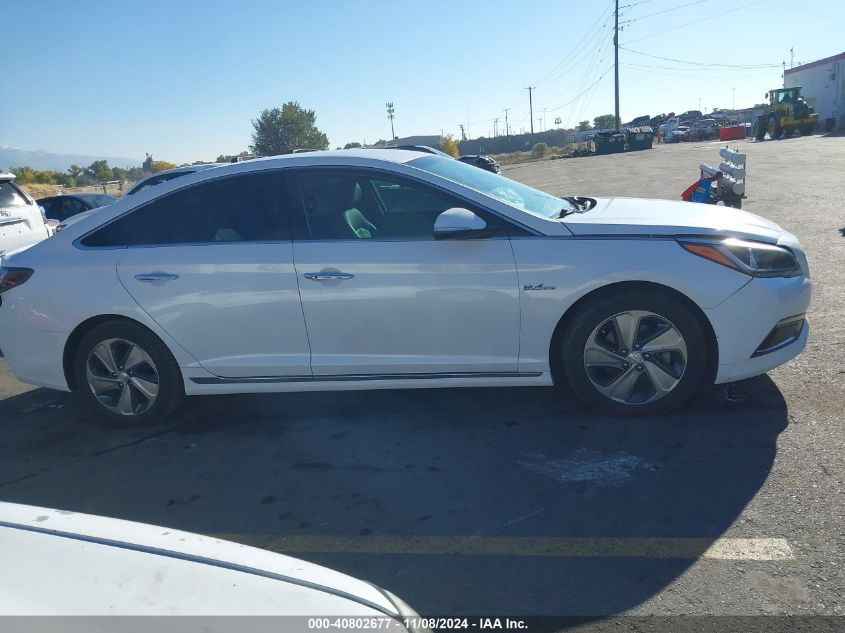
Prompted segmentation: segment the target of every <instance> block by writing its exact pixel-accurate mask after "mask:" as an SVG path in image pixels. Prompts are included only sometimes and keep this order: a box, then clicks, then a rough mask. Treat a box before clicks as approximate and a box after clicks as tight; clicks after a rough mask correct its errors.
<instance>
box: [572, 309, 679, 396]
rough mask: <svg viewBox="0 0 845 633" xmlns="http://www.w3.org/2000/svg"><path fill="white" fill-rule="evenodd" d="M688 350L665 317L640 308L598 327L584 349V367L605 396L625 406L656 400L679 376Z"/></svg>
mask: <svg viewBox="0 0 845 633" xmlns="http://www.w3.org/2000/svg"><path fill="white" fill-rule="evenodd" d="M686 366H687V346H686V342H685V341H684V337H683V335H682V334H681V332H680V330H678V328H677V327H675V326H674V325H673V324H672V323H671V322H670V321H669V320H668V319H666V318H665V317H662V316H660V315H659V314H655V313H654V312H648V311H645V310H629V311H627V312H620V313H619V314H615V315H613V316H612V317H610V318H608V319H606V320H604V321H603V322H602V323H600V324H599V325H598V326H597V327H596V328H595V329H594V330H593V331H592V332H591V333H590V336H589V337H588V338H587V342H586V344H585V345H584V369H585V370H586V372H587V377H588V378H589V379H590V382H591V383H592V384H593V386H594V387H595V388H596V389H597V390H598V391H599V393H601V394H602V395H604V396H605V397H606V398H609V399H610V400H613V401H615V402H620V403H623V404H628V405H639V404H646V403H650V402H655V401H657V400H660V399H661V398H665V397H666V396H667V395H669V394H670V393H671V392H672V390H673V389H675V387H676V386H677V385H678V383H679V382H680V381H681V378H683V375H684V371H685V369H686Z"/></svg>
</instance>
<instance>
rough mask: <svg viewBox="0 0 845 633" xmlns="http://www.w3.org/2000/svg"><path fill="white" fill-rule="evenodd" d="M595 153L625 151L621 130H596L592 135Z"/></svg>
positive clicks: (623, 136)
mask: <svg viewBox="0 0 845 633" xmlns="http://www.w3.org/2000/svg"><path fill="white" fill-rule="evenodd" d="M593 143H594V144H595V146H596V154H616V153H618V152H624V151H625V135H624V134H622V133H621V132H596V133H595V134H594V135H593Z"/></svg>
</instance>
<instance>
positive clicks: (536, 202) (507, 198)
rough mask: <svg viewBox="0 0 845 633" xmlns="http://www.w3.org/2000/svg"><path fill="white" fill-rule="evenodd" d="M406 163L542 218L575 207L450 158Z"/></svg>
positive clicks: (556, 215)
mask: <svg viewBox="0 0 845 633" xmlns="http://www.w3.org/2000/svg"><path fill="white" fill-rule="evenodd" d="M408 164H409V165H411V166H412V167H417V168H418V169H423V170H425V171H428V172H431V173H432V174H436V175H438V176H442V177H443V178H448V179H449V180H451V181H453V182H457V183H459V184H461V185H464V186H466V187H469V188H470V189H474V190H475V191H478V192H480V193H483V194H484V195H487V196H490V197H491V198H495V199H496V200H498V201H499V202H504V203H505V204H508V205H510V206H512V207H516V208H517V209H521V210H523V211H527V212H528V213H531V214H533V215H537V216H540V217H541V218H547V219H548V218H557V217H560V215H561V213H562V212H564V211H571V210H574V209H575V206H574V205H572V204H571V203H570V202H567V201H566V200H564V199H562V198H558V197H557V196H553V195H551V194H548V193H545V192H544V191H540V190H539V189H534V188H533V187H528V186H527V185H523V184H521V183H518V182H516V181H514V180H511V179H510V178H505V177H504V176H500V175H499V174H494V173H493V172H490V171H486V170H484V169H479V168H478V167H474V166H472V165H467V164H466V163H462V162H460V161H458V160H453V159H451V158H443V157H441V156H425V157H423V158H417V159H415V160H412V161H410V162H409V163H408Z"/></svg>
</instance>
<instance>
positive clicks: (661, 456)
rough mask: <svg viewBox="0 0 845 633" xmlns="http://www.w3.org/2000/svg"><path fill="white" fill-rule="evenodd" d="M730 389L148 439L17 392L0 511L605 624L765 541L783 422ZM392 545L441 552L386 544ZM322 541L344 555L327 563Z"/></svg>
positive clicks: (219, 423) (321, 419) (466, 609)
mask: <svg viewBox="0 0 845 633" xmlns="http://www.w3.org/2000/svg"><path fill="white" fill-rule="evenodd" d="M736 393H740V394H744V395H745V397H744V398H737V397H732V398H730V399H726V398H724V397H723V395H722V390H719V389H715V388H714V390H713V392H712V394H711V395H710V397H709V398H703V399H702V400H701V401H699V402H697V403H696V404H695V405H693V406H691V407H689V408H687V409H684V410H683V411H680V412H677V413H673V414H669V415H665V416H660V417H651V418H633V419H622V418H614V417H606V416H600V415H596V414H594V413H591V412H588V411H586V410H584V409H583V408H582V407H580V406H579V405H576V404H573V403H572V402H570V401H567V400H563V399H561V398H560V397H559V395H558V394H557V393H556V392H555V391H554V390H552V389H544V388H511V389H481V388H479V389H448V390H407V391H369V392H340V393H299V394H276V395H267V396H252V395H251V396H226V397H216V396H215V397H205V398H195V399H193V400H191V401H189V402H188V404H187V406H186V407H185V408H184V409H183V410H182V411H181V412H180V413H178V414H177V415H176V416H174V418H173V419H171V420H169V421H168V422H167V423H166V425H164V426H162V427H155V428H148V429H115V428H112V427H110V425H109V423H106V422H102V421H100V420H98V419H92V418H91V417H90V416H89V415H88V414H87V413H86V412H85V411H83V410H81V409H78V408H77V406H76V405H75V404H73V403H71V402H70V400H69V399H68V396H66V395H64V394H57V393H56V392H50V391H47V390H36V391H33V392H30V393H27V394H24V395H21V396H17V397H14V398H10V399H7V400H5V401H2V402H0V425H2V430H3V433H4V436H5V437H6V441H5V442H4V444H3V446H2V447H0V499H3V500H5V501H15V502H20V503H29V504H33V505H43V506H49V507H58V508H63V509H71V510H77V511H83V512H90V513H94V514H102V515H106V516H114V517H120V518H126V519H132V520H136V521H143V522H147V523H154V524H159V525H164V526H169V527H174V528H181V529H185V530H190V531H195V532H201V533H206V534H221V535H227V536H228V537H229V538H232V539H235V540H239V541H242V542H245V543H249V544H253V545H258V546H265V547H268V548H271V549H276V550H285V546H284V537H291V536H296V537H299V538H300V539H301V538H305V539H306V541H307V542H308V544H309V545H308V549H309V551H308V552H304V553H302V552H291V553H292V554H293V555H295V556H298V557H300V558H304V559H306V560H310V561H313V562H317V563H320V564H324V565H327V566H329V567H332V568H334V569H338V570H340V571H344V572H347V573H349V574H351V575H354V576H357V577H360V578H364V579H367V580H369V581H371V582H374V583H376V584H378V585H381V586H383V587H385V588H387V589H390V590H391V591H393V592H395V593H397V594H398V595H400V596H402V597H403V599H405V600H407V601H408V602H409V603H411V604H412V605H414V607H415V608H416V609H417V610H418V611H420V612H421V613H423V614H426V615H435V614H437V615H445V614H468V613H474V614H524V615H527V614H537V615H607V614H618V613H621V612H624V611H626V610H628V609H630V608H632V607H634V606H636V605H638V604H640V603H642V602H643V601H645V600H647V599H648V598H650V597H652V596H654V595H655V594H657V593H659V592H661V591H663V590H664V589H666V588H667V587H668V586H669V585H670V584H671V583H672V582H673V580H675V579H676V578H677V577H678V576H679V575H680V574H682V573H683V572H684V571H685V570H686V569H687V568H688V567H689V566H690V565H691V564H692V563H693V561H694V559H695V558H697V556H698V555H699V554H701V553H703V552H704V551H705V549H706V548H707V547H708V546H709V545H710V544H711V543H712V542H713V541H715V539H717V538H719V537H720V536H722V535H723V534H724V533H725V531H726V530H727V529H728V528H729V527H731V526H733V525H735V524H736V525H738V526H739V527H738V528H737V529H739V530H740V531H741V532H742V533H743V534H745V533H747V534H748V535H751V536H755V537H777V536H779V535H778V534H770V533H767V532H766V528H765V526H758V525H756V524H755V523H753V522H752V521H751V519H749V518H748V517H744V516H743V511H744V508H745V507H746V505H747V504H748V503H749V501H750V500H751V499H752V498H753V497H754V496H755V494H756V493H757V492H758V491H759V490H760V488H761V486H762V485H763V483H764V482H765V481H766V478H767V476H768V475H769V472H770V469H771V467H772V463H773V460H774V457H775V454H776V451H777V439H778V435H779V434H780V433H781V432H782V431H783V430H784V429H785V428H786V426H787V421H788V417H787V407H786V404H785V402H784V399H783V397H782V396H781V394H780V391H779V390H778V388H777V387H776V385H775V384H774V383H773V382H772V381H771V379H769V378H768V377H767V376H761V377H758V378H755V379H751V380H748V381H744V382H743V383H741V385H740V390H738V391H735V394H736ZM731 403H734V404H731ZM379 537H389V538H385V539H381V540H380V539H379ZM410 537H426V538H429V537H431V538H429V540H428V541H426V540H425V539H423V545H421V546H420V547H422V548H423V550H424V549H425V547H426V546H425V543H426V542H432V539H434V542H438V541H436V539H437V538H441V537H442V538H443V539H445V540H446V542H447V543H451V545H449V547H452V548H453V550H454V551H452V550H449V549H448V547H447V550H446V551H444V550H443V549H440V550H432V551H430V552H429V551H418V550H413V551H411V550H408V549H406V548H403V545H402V544H403V543H404V542H405V541H404V540H403V539H409V538H410ZM526 537H530V538H532V539H535V541H534V542H535V543H539V544H540V545H539V546H540V547H542V544H543V543H544V542H547V541H545V540H544V539H548V542H549V543H560V542H561V541H560V540H561V539H564V540H566V539H573V541H572V542H576V541H574V539H585V538H586V539H621V540H620V541H619V542H620V543H622V545H620V547H621V548H622V549H621V551H620V552H619V553H618V554H616V555H606V552H605V553H601V552H591V550H590V549H589V548H590V547H592V546H591V545H590V544H589V542H586V541H577V542H578V543H580V544H581V545H579V547H582V546H583V547H586V549H579V550H578V551H577V552H574V553H572V554H571V555H548V556H547V555H543V554H542V552H537V551H533V552H528V553H526V551H524V549H521V548H522V543H523V540H521V539H524V538H526ZM343 538H348V539H352V540H351V541H350V542H356V541H355V539H360V541H361V542H363V543H365V544H366V547H364V548H363V550H361V549H359V550H358V551H355V552H353V551H344V550H342V548H340V549H341V551H333V550H337V549H338V548H337V547H336V543H337V542H338V539H343ZM656 538H666V539H689V540H688V541H684V543H686V545H685V546H684V547H686V554H684V555H683V556H681V557H673V556H671V555H670V556H662V555H660V554H656V555H654V556H649V555H648V553H645V554H644V553H643V552H641V551H640V552H627V553H626V551H625V549H624V548H625V547H626V546H625V545H624V544H625V543H630V541H627V540H625V539H656ZM567 542H568V541H567ZM604 542H605V543H607V542H611V543H612V542H614V541H604ZM474 543H475V544H478V543H481V544H484V547H488V548H492V549H490V550H489V551H485V550H484V547H482V548H481V549H480V550H479V549H473V547H468V546H467V545H473V544H474ZM585 543H586V545H585ZM498 544H501V546H499V545H498ZM368 548H372V549H368ZM352 549H355V548H352Z"/></svg>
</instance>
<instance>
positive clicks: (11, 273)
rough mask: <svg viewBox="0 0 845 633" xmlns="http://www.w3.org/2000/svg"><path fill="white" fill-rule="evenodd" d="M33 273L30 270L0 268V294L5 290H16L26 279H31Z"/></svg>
mask: <svg viewBox="0 0 845 633" xmlns="http://www.w3.org/2000/svg"><path fill="white" fill-rule="evenodd" d="M34 272H35V271H34V270H32V268H10V267H6V266H0V294H3V293H4V292H6V291H7V290H11V289H12V288H17V287H18V286H20V285H21V284H22V283H24V282H25V281H26V280H27V279H29V278H30V277H32V273H34Z"/></svg>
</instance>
